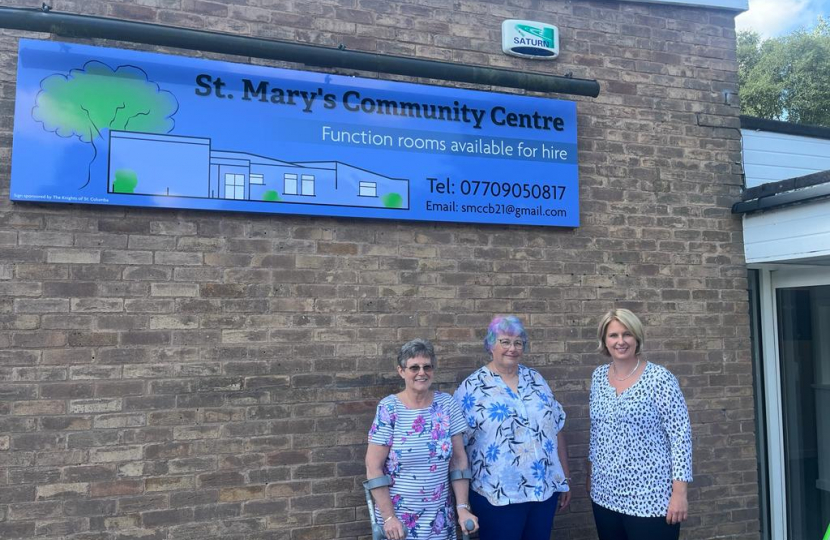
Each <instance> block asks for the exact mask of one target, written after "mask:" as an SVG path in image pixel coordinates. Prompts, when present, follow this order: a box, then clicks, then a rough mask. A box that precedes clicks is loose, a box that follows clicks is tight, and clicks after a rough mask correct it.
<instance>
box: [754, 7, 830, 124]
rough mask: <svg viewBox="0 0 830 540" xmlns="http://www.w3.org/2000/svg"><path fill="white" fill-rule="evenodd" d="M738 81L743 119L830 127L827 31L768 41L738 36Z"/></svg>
mask: <svg viewBox="0 0 830 540" xmlns="http://www.w3.org/2000/svg"><path fill="white" fill-rule="evenodd" d="M738 81H739V84H740V90H739V93H740V98H741V112H742V113H743V114H748V115H752V116H757V117H760V118H766V119H770V120H785V121H788V122H794V123H799V124H810V125H818V126H828V127H830V87H829V86H828V81H830V25H828V23H827V21H826V20H824V19H823V18H819V19H818V23H817V24H816V26H815V27H814V28H812V29H811V30H805V29H801V30H797V31H795V32H793V33H792V34H789V35H786V36H782V37H778V38H773V39H767V40H762V39H761V37H760V36H759V35H758V34H757V33H755V32H752V31H745V32H739V33H738Z"/></svg>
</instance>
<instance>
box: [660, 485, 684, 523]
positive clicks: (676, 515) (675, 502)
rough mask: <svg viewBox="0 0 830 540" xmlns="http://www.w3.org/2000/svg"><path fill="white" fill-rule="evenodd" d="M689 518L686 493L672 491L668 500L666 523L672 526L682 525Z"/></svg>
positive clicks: (677, 490)
mask: <svg viewBox="0 0 830 540" xmlns="http://www.w3.org/2000/svg"><path fill="white" fill-rule="evenodd" d="M687 517H689V501H688V500H687V499H686V491H685V490H680V489H673V490H672V493H671V498H670V499H669V511H668V512H667V513H666V523H668V524H669V525H674V524H676V523H682V522H684V521H686V518H687Z"/></svg>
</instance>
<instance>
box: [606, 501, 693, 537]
mask: <svg viewBox="0 0 830 540" xmlns="http://www.w3.org/2000/svg"><path fill="white" fill-rule="evenodd" d="M591 506H593V508H594V522H595V523H596V524H597V534H598V535H599V540H677V539H678V538H679V537H680V523H676V524H674V525H669V524H668V523H666V516H661V517H637V516H629V515H628V514H620V513H619V512H614V511H613V510H609V509H607V508H604V507H602V506H600V505H598V504H597V503H595V502H593V501H592V502H591Z"/></svg>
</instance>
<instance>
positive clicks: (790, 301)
mask: <svg viewBox="0 0 830 540" xmlns="http://www.w3.org/2000/svg"><path fill="white" fill-rule="evenodd" d="M776 293H777V294H776V301H777V302H776V303H777V305H778V334H779V335H778V346H779V353H780V354H779V358H780V361H781V366H780V367H781V396H782V400H783V407H782V408H783V415H784V454H785V468H786V470H785V476H786V486H787V528H788V538H789V540H810V539H813V538H821V537H822V535H823V534H824V531H825V528H826V527H827V524H828V523H829V522H830V286H827V285H825V286H817V287H791V288H780V289H777V290H776Z"/></svg>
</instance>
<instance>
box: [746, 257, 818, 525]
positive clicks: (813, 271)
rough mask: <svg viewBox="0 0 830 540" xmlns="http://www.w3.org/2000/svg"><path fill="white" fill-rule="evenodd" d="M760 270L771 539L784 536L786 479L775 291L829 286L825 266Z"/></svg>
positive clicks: (765, 267) (764, 267)
mask: <svg viewBox="0 0 830 540" xmlns="http://www.w3.org/2000/svg"><path fill="white" fill-rule="evenodd" d="M758 269H759V272H758V277H759V280H758V282H759V289H760V296H761V335H762V343H761V345H762V346H763V350H764V366H763V370H764V393H765V398H766V399H765V401H766V403H765V412H766V418H767V460H768V462H769V499H770V500H769V507H770V538H776V539H780V540H792V539H789V538H788V536H787V500H786V497H787V479H786V470H787V469H786V466H785V459H786V455H785V453H784V409H783V398H782V396H781V357H780V348H779V345H778V305H777V302H776V290H777V289H781V288H790V287H817V286H823V285H830V275H828V272H827V267H810V268H804V267H802V268H797V267H795V268H793V267H790V268H787V267H783V268H782V267H781V266H766V265H765V266H762V267H760V268H758Z"/></svg>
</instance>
